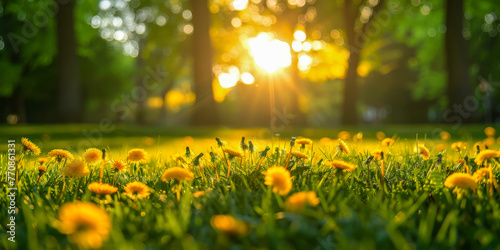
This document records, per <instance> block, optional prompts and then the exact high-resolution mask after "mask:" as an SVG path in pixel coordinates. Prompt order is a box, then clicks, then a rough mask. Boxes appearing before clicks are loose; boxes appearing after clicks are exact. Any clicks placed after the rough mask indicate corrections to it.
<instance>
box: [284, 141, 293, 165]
mask: <svg viewBox="0 0 500 250" xmlns="http://www.w3.org/2000/svg"><path fill="white" fill-rule="evenodd" d="M292 149H293V145H291V146H290V152H289V153H288V157H287V158H286V165H285V168H286V169H288V163H290V156H291V155H292Z"/></svg>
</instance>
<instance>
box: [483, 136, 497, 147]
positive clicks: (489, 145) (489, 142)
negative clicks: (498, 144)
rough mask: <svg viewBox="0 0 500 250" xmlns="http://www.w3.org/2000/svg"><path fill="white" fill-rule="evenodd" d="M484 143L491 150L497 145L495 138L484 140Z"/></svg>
mask: <svg viewBox="0 0 500 250" xmlns="http://www.w3.org/2000/svg"><path fill="white" fill-rule="evenodd" d="M483 143H484V145H485V146H488V147H489V148H491V147H492V146H493V144H495V138H494V137H488V138H486V139H484V140H483Z"/></svg>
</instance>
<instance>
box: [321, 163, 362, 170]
mask: <svg viewBox="0 0 500 250" xmlns="http://www.w3.org/2000/svg"><path fill="white" fill-rule="evenodd" d="M326 165H328V166H330V167H334V168H337V169H340V170H346V171H353V170H354V169H356V165H354V164H352V163H349V162H345V161H341V160H333V161H329V162H327V163H326Z"/></svg>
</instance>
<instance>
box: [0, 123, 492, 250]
mask: <svg viewBox="0 0 500 250" xmlns="http://www.w3.org/2000/svg"><path fill="white" fill-rule="evenodd" d="M485 127H486V126H483V125H467V126H461V127H460V128H458V129H454V128H452V127H450V126H445V125H423V126H403V125H401V126H384V127H382V126H381V127H378V126H371V127H365V128H362V127H356V128H347V127H346V128H340V129H297V128H284V129H283V130H281V131H279V132H271V130H270V129H266V128H252V129H227V128H225V129H224V128H223V129H221V128H218V129H210V128H199V129H198V128H163V127H140V126H129V125H107V126H99V125H30V126H15V127H14V126H2V127H0V138H1V139H2V141H3V142H4V145H5V146H3V147H2V148H1V150H0V152H1V153H0V163H1V165H2V172H1V176H0V177H1V181H2V189H3V192H4V193H5V194H8V193H9V192H10V190H8V188H11V187H15V188H17V190H14V192H15V194H16V195H15V201H14V207H15V211H16V215H15V220H13V221H14V222H15V226H14V227H15V238H14V239H15V243H14V242H11V241H9V237H12V236H11V234H8V231H9V230H10V226H7V225H8V224H9V223H11V219H12V218H11V216H12V215H11V214H10V213H9V212H10V210H11V209H9V205H11V204H13V203H12V202H11V200H12V199H11V198H10V197H9V196H7V195H3V196H2V197H1V198H0V202H1V205H2V207H3V208H4V209H2V212H1V213H0V221H1V227H2V233H1V237H0V238H1V242H0V245H1V246H2V248H4V249H74V248H78V247H79V248H104V249H163V248H172V249H181V248H183V249H249V248H258V249H332V248H347V249H351V248H361V249H372V248H381V249H386V248H398V249H413V248H428V247H430V248H468V249H471V248H473V249H476V248H487V249H492V248H496V249H500V238H498V235H500V207H499V197H500V195H499V192H498V191H499V190H498V189H496V188H495V187H494V186H495V185H494V184H496V182H497V181H498V179H499V174H500V169H499V168H498V165H499V164H498V161H497V159H495V157H498V156H500V154H499V153H498V151H491V152H490V151H486V150H487V149H486V147H488V148H489V149H495V150H498V149H499V148H500V145H499V144H498V143H499V141H498V140H497V139H496V137H494V135H493V134H492V133H493V132H494V130H492V129H489V130H487V131H485ZM342 131H344V132H342ZM442 131H448V132H449V135H450V138H447V134H446V133H441V132H442ZM359 132H361V133H359ZM382 132H383V133H382ZM485 132H486V134H488V136H487V135H485ZM277 133H278V134H279V135H276V134H277ZM22 137H26V138H29V139H30V140H31V141H32V142H33V143H34V144H36V145H37V146H39V147H40V149H41V153H40V155H38V156H35V155H34V154H33V152H31V151H29V150H28V151H26V150H24V149H23V146H22V144H21V138H22ZM242 137H245V141H244V143H240V142H241V138H242ZM292 137H297V138H299V139H297V140H295V141H294V142H293V143H292V142H291V140H292ZM300 137H304V138H309V139H311V140H310V141H309V140H305V139H304V138H302V139H301V138H300ZM338 137H342V139H344V140H343V141H341V140H338V139H337V138H338ZM216 138H220V140H221V141H217V140H216ZM384 138H391V139H394V142H393V143H392V141H391V140H382V139H384ZM7 140H15V141H16V142H15V149H16V158H15V159H12V161H11V160H10V159H9V157H8V154H7V147H8V146H7ZM250 141H251V142H252V145H253V146H251V145H250V143H249V142H250ZM458 141H462V142H463V146H460V145H459V144H456V143H455V142H458ZM476 142H479V143H478V144H475V143H476ZM25 143H26V142H25ZM300 143H305V144H300ZM453 143H455V144H453ZM292 144H293V148H292V147H291V145H292ZM417 144H418V145H421V147H417V148H418V150H415V148H416V147H415V146H416V145H417ZM302 145H303V146H302ZM476 145H478V146H479V150H480V151H481V152H482V153H481V152H480V153H478V150H477V147H476ZM242 146H243V147H242ZM345 146H346V147H347V148H346V147H345ZM186 147H189V148H188V149H187V148H186ZM266 147H269V150H268V151H266ZM88 148H96V149H95V150H89V151H86V150H87V149H88ZM22 149H23V150H22ZM53 149H63V150H68V152H66V151H56V152H59V153H54V152H55V151H52V150H53ZM101 149H105V151H106V153H105V156H104V157H105V159H104V160H102V156H101V155H100V153H99V152H101ZM134 149H139V150H134ZM426 150H428V151H426ZM32 151H35V153H36V150H32ZM50 152H52V153H50ZM61 152H64V153H61ZM290 152H292V154H290ZM68 153H71V154H72V156H73V157H74V160H73V161H71V160H70V159H66V158H65V157H69V158H71V157H70V156H69V154H68ZM200 153H203V155H202V156H200ZM487 153H491V154H487ZM49 156H53V157H49ZM57 156H59V157H57ZM39 157H47V159H46V160H47V161H46V162H43V159H41V160H42V163H39V160H40V159H39ZM80 158H81V160H80ZM483 159H484V161H482V162H481V161H480V160H483ZM9 162H14V163H15V166H17V167H16V168H14V170H13V171H14V172H16V173H17V176H16V179H17V182H16V183H15V185H13V186H11V182H10V181H11V179H9V177H12V176H11V175H9V168H8V166H9V164H10V163H9ZM117 162H121V163H123V165H124V168H123V169H121V170H119V166H120V165H119V164H118V165H117ZM42 166H43V167H42ZM275 166H282V168H279V167H275ZM176 167H179V168H176ZM40 168H41V169H42V171H40ZM10 169H12V168H10ZM479 169H481V170H479ZM43 170H44V171H43ZM478 170H479V171H478ZM101 171H102V172H101ZM41 172H43V174H42V175H39V173H41ZM101 173H102V174H101ZM479 173H482V175H480V174H479ZM39 176H40V178H38V177H39ZM491 177H494V178H491ZM136 181H137V182H136ZM490 181H493V184H491V183H490ZM100 182H102V184H100ZM138 182H140V183H138ZM104 184H108V185H104ZM106 192H108V193H110V194H105V193H106ZM5 232H7V233H5Z"/></svg>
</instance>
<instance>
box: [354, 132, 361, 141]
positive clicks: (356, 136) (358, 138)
mask: <svg viewBox="0 0 500 250" xmlns="http://www.w3.org/2000/svg"><path fill="white" fill-rule="evenodd" d="M353 139H354V141H361V140H363V133H362V132H358V133H356V134H355V135H354V137H353Z"/></svg>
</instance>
